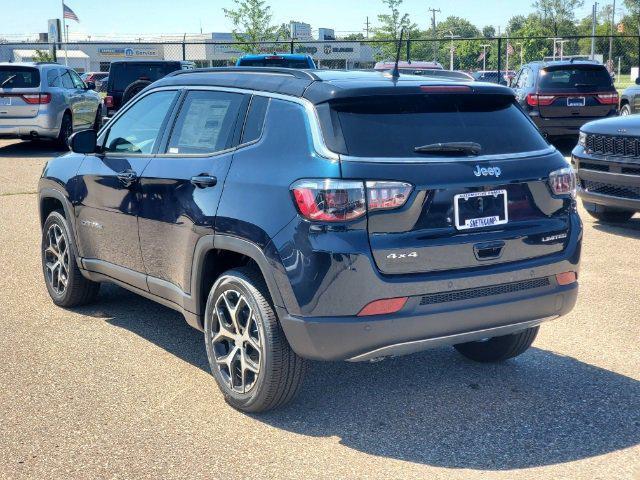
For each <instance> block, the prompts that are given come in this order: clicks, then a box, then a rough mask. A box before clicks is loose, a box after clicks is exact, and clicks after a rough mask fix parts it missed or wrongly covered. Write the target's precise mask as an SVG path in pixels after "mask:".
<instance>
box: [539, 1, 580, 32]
mask: <svg viewBox="0 0 640 480" xmlns="http://www.w3.org/2000/svg"><path fill="white" fill-rule="evenodd" d="M583 5H584V0H535V1H534V2H533V5H532V6H533V7H534V8H535V9H536V10H537V11H538V13H539V14H540V16H541V18H542V25H543V27H544V28H545V29H547V30H548V32H549V33H551V34H553V36H554V37H558V36H561V35H571V34H574V33H575V24H574V22H575V11H576V9H578V8H580V7H582V6H583Z"/></svg>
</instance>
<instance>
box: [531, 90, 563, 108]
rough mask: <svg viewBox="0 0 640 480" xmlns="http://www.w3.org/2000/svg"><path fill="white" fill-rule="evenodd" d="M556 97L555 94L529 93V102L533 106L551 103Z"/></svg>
mask: <svg viewBox="0 0 640 480" xmlns="http://www.w3.org/2000/svg"><path fill="white" fill-rule="evenodd" d="M555 99H556V97H555V95H540V94H537V93H530V94H529V95H527V104H528V105H530V106H531V107H537V106H540V105H542V106H546V105H551V104H552V103H553V101H554V100H555Z"/></svg>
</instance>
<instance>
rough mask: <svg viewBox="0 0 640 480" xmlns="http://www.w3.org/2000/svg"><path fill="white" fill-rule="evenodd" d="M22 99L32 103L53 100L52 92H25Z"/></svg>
mask: <svg viewBox="0 0 640 480" xmlns="http://www.w3.org/2000/svg"><path fill="white" fill-rule="evenodd" d="M22 99H23V100H24V101H25V102H27V103H28V104H30V105H44V104H47V103H49V102H51V94H50V93H25V94H24V95H22Z"/></svg>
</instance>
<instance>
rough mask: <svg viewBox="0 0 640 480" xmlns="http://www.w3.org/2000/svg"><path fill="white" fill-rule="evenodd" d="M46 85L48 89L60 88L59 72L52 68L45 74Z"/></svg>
mask: <svg viewBox="0 0 640 480" xmlns="http://www.w3.org/2000/svg"><path fill="white" fill-rule="evenodd" d="M47 84H48V85H49V86H50V87H58V88H59V87H62V81H61V80H60V70H59V69H57V68H52V69H51V70H49V71H48V72H47Z"/></svg>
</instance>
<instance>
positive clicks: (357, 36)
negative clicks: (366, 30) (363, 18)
mask: <svg viewBox="0 0 640 480" xmlns="http://www.w3.org/2000/svg"><path fill="white" fill-rule="evenodd" d="M364 39H365V37H364V34H362V33H350V34H349V35H346V36H345V37H344V38H343V40H348V41H350V42H359V41H360V40H364Z"/></svg>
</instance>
